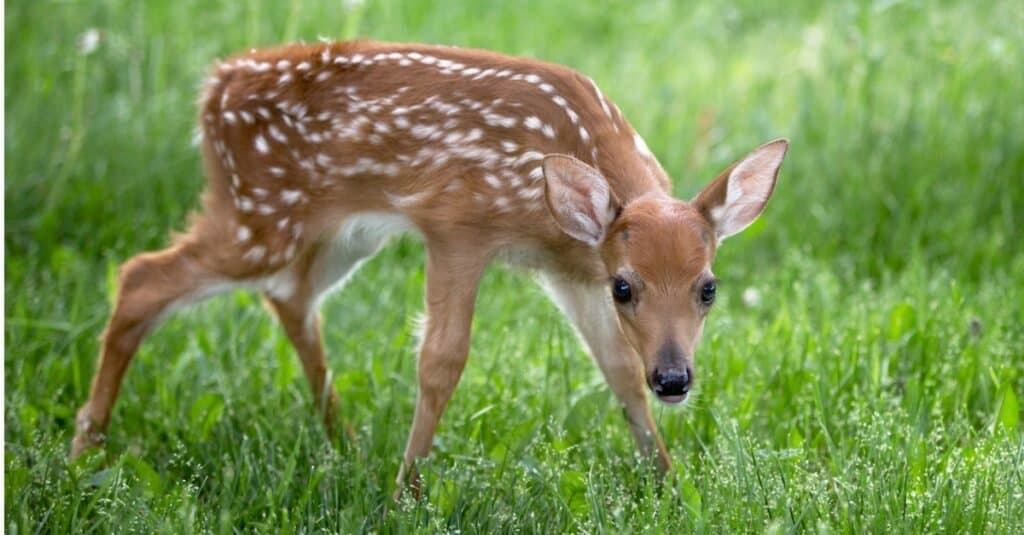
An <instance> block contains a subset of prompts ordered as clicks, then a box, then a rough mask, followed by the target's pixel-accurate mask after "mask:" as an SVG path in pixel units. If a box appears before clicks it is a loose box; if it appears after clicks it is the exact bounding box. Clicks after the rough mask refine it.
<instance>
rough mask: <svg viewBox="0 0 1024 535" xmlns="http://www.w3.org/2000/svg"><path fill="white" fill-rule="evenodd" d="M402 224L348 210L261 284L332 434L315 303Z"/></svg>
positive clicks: (334, 405) (331, 401) (332, 402)
mask: <svg viewBox="0 0 1024 535" xmlns="http://www.w3.org/2000/svg"><path fill="white" fill-rule="evenodd" d="M404 226H405V225H404V224H403V222H402V220H401V219H399V218H397V217H391V216H381V215H375V216H353V217H351V218H349V220H348V221H347V222H346V223H345V224H344V225H342V226H341V227H340V229H339V230H338V232H337V233H336V234H335V235H334V236H333V237H331V238H330V239H328V240H325V241H324V242H322V243H321V244H320V245H319V246H317V247H315V248H312V249H311V250H310V252H309V253H308V254H306V255H304V256H303V257H302V258H300V259H298V260H297V261H296V262H295V263H294V264H293V265H292V267H291V268H289V269H287V270H285V271H283V272H281V273H279V274H276V275H274V276H273V277H270V278H269V279H268V282H267V283H266V286H265V288H264V292H263V293H264V297H265V298H266V300H267V302H268V303H269V304H270V306H271V308H272V309H273V311H274V313H275V314H276V315H277V318H278V320H279V321H280V323H281V326H282V327H284V331H285V333H286V334H287V336H288V339H289V340H290V341H291V343H292V346H293V347H294V348H295V352H296V353H297V354H298V356H299V360H300V361H301V362H302V369H303V371H304V372H305V374H306V379H307V380H308V381H309V386H310V389H311V390H312V393H313V400H314V403H315V404H316V408H317V410H318V411H319V412H320V414H321V416H322V417H323V421H324V425H325V427H326V428H327V432H328V434H329V435H331V436H335V435H336V433H335V423H336V420H337V411H338V395H337V392H336V391H335V389H334V387H333V385H332V384H331V381H330V369H329V368H328V366H327V360H326V357H325V355H324V349H323V343H322V341H321V331H320V315H319V313H318V312H317V307H318V303H319V301H320V299H321V298H322V297H323V296H324V295H325V294H327V293H328V292H330V291H332V290H336V289H339V288H340V287H341V286H342V285H343V283H344V282H345V280H347V279H348V277H349V276H350V275H351V274H352V273H354V272H355V271H356V270H357V269H358V268H359V266H360V265H361V264H362V263H363V262H364V261H365V260H366V259H368V258H369V257H371V256H373V255H374V254H375V253H376V252H377V251H378V250H380V248H381V246H382V245H383V244H384V243H385V242H386V241H387V239H388V237H389V236H391V235H392V234H394V233H396V232H398V231H400V230H401V229H402V228H404ZM345 432H346V434H347V435H348V436H349V438H350V439H351V438H353V437H354V435H355V433H354V431H353V430H352V429H351V428H350V427H348V425H345Z"/></svg>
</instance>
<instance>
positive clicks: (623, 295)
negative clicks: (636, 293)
mask: <svg viewBox="0 0 1024 535" xmlns="http://www.w3.org/2000/svg"><path fill="white" fill-rule="evenodd" d="M612 297H613V298H615V300H616V301H617V302H619V303H628V302H630V301H632V300H633V287H632V286H630V285H629V282H627V281H626V279H623V278H622V277H615V278H613V279H612Z"/></svg>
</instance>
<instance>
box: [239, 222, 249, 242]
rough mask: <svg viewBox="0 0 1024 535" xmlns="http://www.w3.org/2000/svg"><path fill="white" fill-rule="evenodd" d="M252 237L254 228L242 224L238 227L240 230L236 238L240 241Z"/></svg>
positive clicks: (245, 240)
mask: <svg viewBox="0 0 1024 535" xmlns="http://www.w3.org/2000/svg"><path fill="white" fill-rule="evenodd" d="M251 237H252V230H250V229H249V227H247V226H245V225H242V226H240V227H238V231H237V232H236V233H235V238H236V239H237V240H238V241H240V242H247V241H249V238H251Z"/></svg>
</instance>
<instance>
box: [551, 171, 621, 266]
mask: <svg viewBox="0 0 1024 535" xmlns="http://www.w3.org/2000/svg"><path fill="white" fill-rule="evenodd" d="M543 168H544V194H545V195H544V200H545V201H546V203H547V206H548V211H549V212H551V216H552V217H554V219H555V222H556V223H558V226H559V227H560V228H561V229H562V231H563V232H565V233H566V234H568V235H569V236H572V237H573V238H575V239H577V240H579V241H581V242H583V243H586V244H588V245H591V246H593V245H597V244H599V243H601V242H602V241H604V237H605V235H606V234H607V232H608V226H609V225H611V223H612V221H613V220H614V219H615V213H616V206H617V202H616V200H615V195H614V194H613V193H612V191H611V188H609V186H608V181H607V180H605V178H604V177H603V176H601V173H600V172H598V170H597V169H594V168H593V167H590V166H589V165H587V164H585V163H583V162H581V161H579V160H577V159H576V158H573V157H572V156H569V155H565V154H549V155H547V156H545V157H544V163H543Z"/></svg>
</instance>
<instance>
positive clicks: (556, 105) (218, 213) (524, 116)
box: [71, 41, 788, 492]
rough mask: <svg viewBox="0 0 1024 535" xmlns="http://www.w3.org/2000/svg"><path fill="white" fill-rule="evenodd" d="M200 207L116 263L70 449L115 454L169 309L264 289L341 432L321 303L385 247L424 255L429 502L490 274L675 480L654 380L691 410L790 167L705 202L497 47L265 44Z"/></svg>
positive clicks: (223, 129)
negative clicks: (399, 243) (412, 247)
mask: <svg viewBox="0 0 1024 535" xmlns="http://www.w3.org/2000/svg"><path fill="white" fill-rule="evenodd" d="M200 108H201V109H200V116H199V123H200V130H201V134H202V153H203V160H204V164H205V171H206V176H207V182H208V184H207V190H206V193H205V194H204V196H203V199H202V205H203V210H202V212H201V213H200V214H198V215H196V216H195V217H194V218H193V220H192V222H191V226H190V229H189V230H188V232H187V233H185V234H183V235H180V236H178V237H176V238H175V240H174V243H173V245H171V246H170V247H169V248H167V249H165V250H162V251H159V252H153V253H143V254H139V255H137V256H135V257H133V258H132V259H130V260H128V261H127V262H126V263H125V264H124V265H123V266H122V267H121V270H120V277H119V283H118V284H119V288H118V293H117V301H116V304H115V306H114V310H113V313H112V315H111V317H110V322H109V324H108V326H107V328H106V331H105V332H104V336H103V339H102V348H101V353H100V356H99V363H98V368H97V370H96V375H95V377H94V379H93V383H92V389H91V393H90V396H89V400H88V401H87V402H86V403H85V405H84V406H83V407H82V408H81V410H80V411H79V412H78V416H77V418H76V432H75V437H74V440H73V442H72V448H71V455H72V456H77V455H78V454H80V453H81V452H82V451H83V450H85V449H86V448H88V447H92V446H96V445H99V444H100V443H101V442H102V441H103V439H104V436H105V432H106V429H107V425H108V422H109V419H110V412H111V408H112V406H113V404H114V401H115V399H116V397H117V393H118V389H119V387H120V384H121V380H122V378H123V376H124V373H125V369H126V368H127V366H128V363H129V362H130V360H131V358H132V356H133V355H134V353H135V352H136V350H137V348H138V347H139V344H140V343H141V341H142V339H143V338H144V337H145V336H146V334H147V333H149V332H150V331H152V330H153V328H154V327H155V326H156V325H157V324H158V323H159V321H160V320H161V319H162V318H164V317H166V316H167V315H168V314H169V313H170V312H171V311H173V310H175V309H179V308H181V307H182V306H185V305H188V304H191V303H195V302H197V301H199V300H201V299H204V298H207V297H210V296H212V295H214V294H216V293H220V292H223V291H225V290H228V289H232V288H251V289H255V290H258V291H260V292H262V294H263V296H264V297H265V299H266V301H267V302H268V303H269V305H270V308H271V309H272V310H273V311H274V312H275V313H276V315H277V317H278V319H279V320H280V323H281V324H282V325H283V327H284V330H285V332H286V333H287V336H288V338H289V339H290V341H291V343H292V344H293V345H294V347H295V350H296V352H297V353H298V356H299V358H300V359H301V361H302V366H303V370H304V372H305V375H306V377H307V379H308V380H309V383H310V386H311V387H312V391H313V397H314V399H315V400H316V405H317V407H318V410H319V411H320V412H321V414H322V417H323V419H324V421H325V423H326V424H327V425H328V426H330V425H331V424H332V422H333V419H334V415H335V410H336V404H337V396H336V394H335V391H334V388H333V386H332V385H331V384H330V383H329V381H328V377H329V374H328V370H327V365H326V361H325V358H324V352H323V347H322V345H321V339H320V325H319V317H318V313H317V310H318V305H319V303H320V301H321V300H322V299H323V298H324V296H325V295H327V293H328V292H329V291H330V290H332V289H335V288H337V287H340V286H341V284H342V283H343V282H344V281H345V279H346V278H347V277H348V276H349V275H350V274H351V273H352V272H353V271H354V270H355V269H356V268H357V267H358V266H359V265H360V263H361V262H363V261H364V260H366V259H367V258H368V257H370V256H372V255H373V254H374V253H376V252H377V251H378V250H379V249H380V248H381V246H382V245H383V244H384V243H385V241H386V240H387V239H388V237H390V236H392V235H394V234H396V233H400V232H413V233H415V234H418V235H419V236H420V237H422V239H423V241H424V242H425V246H426V288H425V302H426V303H425V307H426V321H425V325H424V333H423V338H422V341H421V345H420V347H419V365H418V379H419V394H418V397H417V401H416V410H415V414H414V416H413V422H412V429H411V431H410V433H409V439H408V444H407V446H406V449H405V456H404V462H403V463H402V468H401V469H400V471H399V474H398V488H399V492H401V489H402V488H403V487H404V486H405V485H406V484H411V485H413V486H414V488H415V487H416V485H417V484H418V474H417V473H416V469H415V461H416V459H417V458H421V457H424V456H426V455H427V454H428V453H429V451H430V447H431V442H432V439H433V436H434V433H435V430H436V428H437V425H438V421H439V420H440V418H441V413H442V412H443V411H444V408H445V406H446V404H447V402H448V400H449V398H450V397H451V395H452V391H453V390H454V389H455V386H456V384H457V383H458V381H459V377H460V375H461V374H462V370H463V367H464V365H465V363H466V358H467V354H468V351H469V340H470V323H471V319H472V316H473V309H474V303H475V299H476V294H477V286H478V283H479V281H480V277H481V273H482V272H483V271H484V269H485V268H486V267H487V265H488V264H489V263H490V262H491V261H492V260H495V259H503V260H505V261H507V262H509V263H512V264H515V265H519V266H523V267H526V268H528V269H531V270H534V271H536V272H537V273H538V275H539V279H540V280H541V282H542V284H543V286H544V287H545V288H546V291H547V293H548V294H549V295H550V296H551V298H552V299H553V300H554V301H555V303H556V304H557V305H558V306H559V307H560V309H561V310H562V311H563V312H564V313H565V315H566V316H568V318H569V321H570V322H571V323H572V324H573V326H574V327H575V328H576V330H577V331H578V334H579V336H580V337H581V338H582V340H583V341H584V342H585V344H586V346H587V348H588V349H589V350H590V353H591V354H592V355H593V357H594V359H595V360H596V361H597V364H598V366H599V367H600V369H601V371H602V372H603V374H604V377H605V379H606V380H607V382H608V384H609V385H610V387H611V389H612V391H613V393H614V395H615V396H616V398H617V399H618V401H619V402H620V403H621V404H622V405H623V406H624V409H625V414H626V418H627V420H628V423H629V427H630V430H631V431H632V433H633V435H634V437H635V439H636V441H637V443H638V447H639V448H640V450H641V451H642V452H643V453H644V454H646V455H647V456H648V457H649V458H652V460H653V462H654V463H655V464H656V466H657V468H658V469H659V470H660V471H661V472H665V471H668V470H669V469H670V460H669V457H668V454H667V452H666V450H665V446H664V444H663V442H662V441H661V439H660V438H659V436H658V433H657V430H656V428H655V425H654V421H653V419H652V416H651V411H650V407H649V406H648V401H647V394H646V390H645V385H646V386H647V387H649V388H650V389H651V390H652V391H653V392H654V394H655V395H656V397H657V398H658V399H660V400H661V401H663V402H667V403H678V402H680V401H682V400H684V399H685V398H686V396H687V393H688V392H689V390H690V388H691V385H692V384H693V381H694V369H693V365H694V355H695V349H696V346H697V342H698V339H699V338H700V335H701V331H702V329H703V325H704V319H705V317H706V315H707V313H708V311H709V309H710V308H711V305H712V303H713V302H714V299H715V290H716V279H715V277H714V275H713V274H712V272H711V262H712V259H713V258H714V256H715V252H716V251H717V248H718V245H719V243H720V242H721V241H722V240H723V239H725V238H726V237H728V236H730V235H733V234H735V233H737V232H739V231H740V230H742V229H744V228H745V227H746V226H747V225H749V224H750V223H751V222H753V221H754V219H756V218H757V217H758V215H760V213H761V211H762V210H763V209H764V207H765V204H766V203H767V201H768V198H769V196H770V195H771V193H772V191H773V189H774V187H775V182H776V178H777V176H778V172H779V167H780V165H781V164H782V159H783V157H784V155H785V153H786V148H787V144H788V143H787V141H786V140H783V139H780V140H776V141H773V142H770V143H768V144H766V145H763V146H761V147H759V148H757V149H755V150H754V151H753V152H752V153H750V154H749V155H747V156H746V157H744V158H743V159H741V160H739V161H737V162H736V163H734V164H733V165H732V166H730V167H729V168H728V169H726V170H725V171H724V172H723V173H722V174H721V175H720V176H718V177H717V178H716V179H714V180H713V181H711V182H710V184H708V185H707V186H706V187H705V188H704V189H703V190H702V191H701V192H700V193H699V194H698V195H697V196H696V198H694V199H693V200H692V201H690V202H686V201H681V200H677V199H674V198H673V197H672V196H671V191H670V182H669V178H668V176H667V175H666V173H665V171H664V170H663V169H662V167H661V166H660V165H659V163H658V162H657V160H656V159H655V157H654V155H653V154H651V152H650V150H648V148H647V145H646V143H644V141H643V138H641V137H640V135H639V134H637V133H636V132H635V131H634V130H633V128H632V127H631V126H630V125H629V123H628V122H627V121H626V119H625V118H624V117H623V116H622V113H621V112H620V111H619V109H618V108H617V107H616V106H615V105H614V104H612V103H611V102H610V101H609V100H608V99H607V98H605V96H604V95H603V94H602V93H601V90H600V89H598V87H597V85H596V84H595V83H594V82H593V80H591V79H589V78H587V77H585V76H583V75H581V74H579V73H577V72H575V71H573V70H570V69H568V68H566V67H562V66H558V65H553V64H549V63H544V62H541V61H536V60H532V59H524V58H515V57H508V56H503V55H499V54H496V53H491V52H487V51H480V50H467V49H459V48H447V47H440V46H427V45H415V44H392V43H379V42H370V41H359V42H344V43H321V44H312V45H292V46H285V47H280V48H271V49H264V50H253V51H250V52H249V53H247V54H242V55H238V56H236V57H233V58H231V59H229V60H227V61H224V62H221V63H218V64H217V65H216V66H215V67H214V68H213V70H212V74H211V76H210V77H209V79H208V80H207V81H206V83H205V87H204V90H203V94H202V97H201V100H200Z"/></svg>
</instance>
